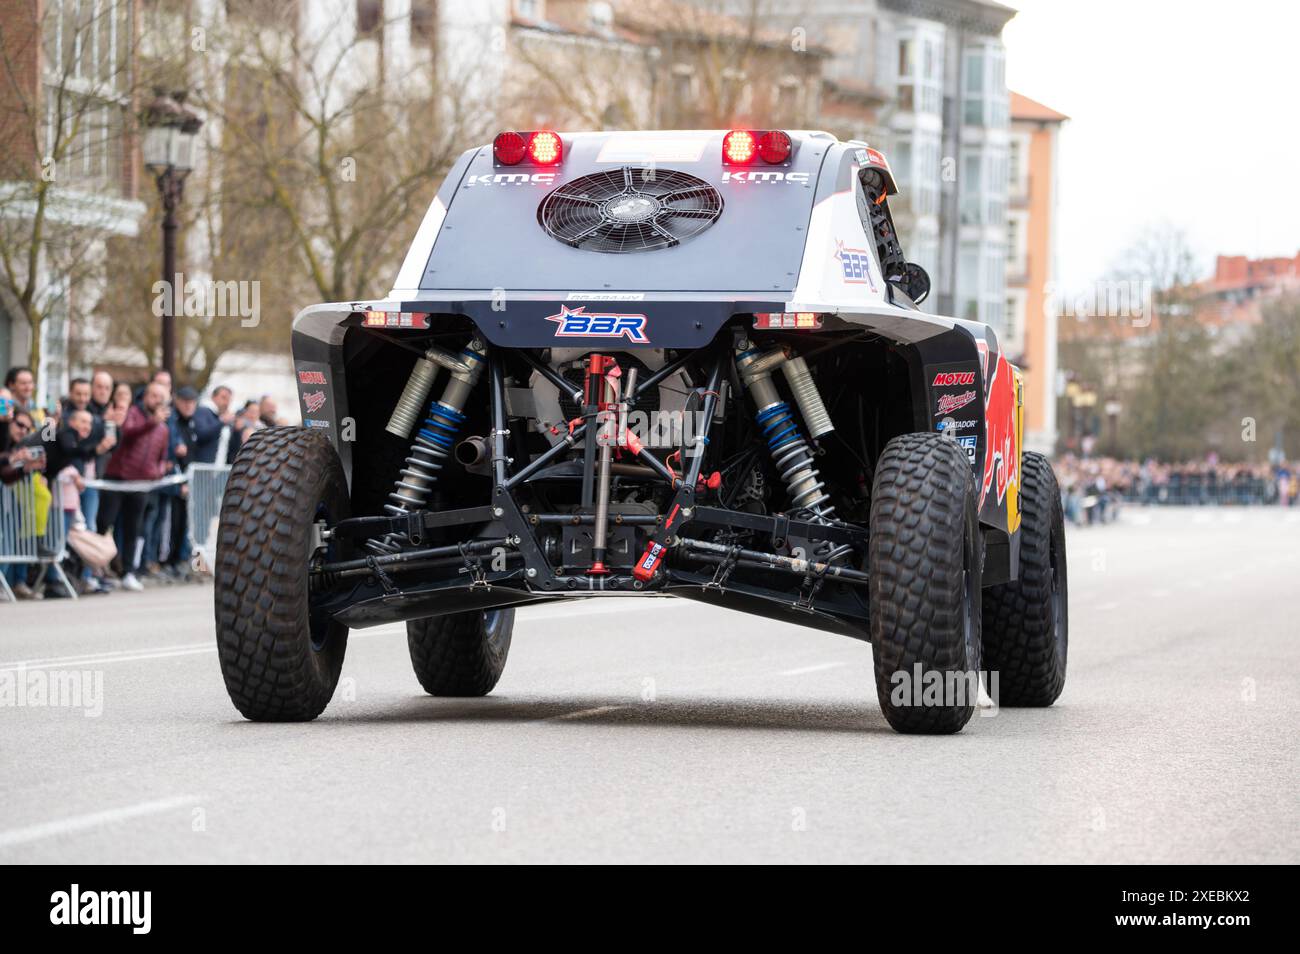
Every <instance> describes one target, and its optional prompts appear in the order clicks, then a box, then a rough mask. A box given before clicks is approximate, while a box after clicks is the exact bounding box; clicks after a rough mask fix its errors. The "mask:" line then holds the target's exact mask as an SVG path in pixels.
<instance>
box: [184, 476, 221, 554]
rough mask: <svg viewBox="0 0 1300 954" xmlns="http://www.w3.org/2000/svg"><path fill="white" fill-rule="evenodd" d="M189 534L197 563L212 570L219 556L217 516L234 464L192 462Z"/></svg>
mask: <svg viewBox="0 0 1300 954" xmlns="http://www.w3.org/2000/svg"><path fill="white" fill-rule="evenodd" d="M188 473H189V477H190V496H189V508H188V516H189V524H190V526H189V533H190V546H191V547H192V548H193V550H194V555H195V556H196V557H197V558H198V559H197V561H196V562H197V563H200V564H201V567H202V568H204V569H210V568H211V567H212V565H213V563H214V561H215V559H216V551H217V518H218V516H219V515H220V513H221V497H222V495H223V494H225V492H226V479H227V478H228V477H229V476H230V467H229V465H226V464H191V465H190V467H189V471H188Z"/></svg>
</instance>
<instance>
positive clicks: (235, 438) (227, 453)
mask: <svg viewBox="0 0 1300 954" xmlns="http://www.w3.org/2000/svg"><path fill="white" fill-rule="evenodd" d="M234 397H235V394H234V392H233V391H231V390H230V388H229V387H227V386H226V385H224V384H222V385H219V386H218V387H215V388H213V389H212V395H211V398H210V400H209V402H208V404H209V407H210V408H211V410H212V412H213V413H214V414H216V415H217V420H219V421H220V422H221V425H222V427H221V435H222V436H221V441H224V445H222V444H221V443H220V442H219V443H218V449H217V457H216V460H215V461H214V463H218V464H231V463H234V460H235V455H236V454H238V453H239V443H240V433H239V430H238V429H237V427H236V423H235V422H236V420H237V419H238V417H237V415H236V414H235V409H234V406H233V405H234Z"/></svg>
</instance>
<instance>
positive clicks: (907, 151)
mask: <svg viewBox="0 0 1300 954" xmlns="http://www.w3.org/2000/svg"><path fill="white" fill-rule="evenodd" d="M889 168H890V169H892V170H893V172H894V183H895V184H896V185H897V186H898V190H899V191H900V192H902V193H903V194H904V195H905V196H907V197H908V198H909V199H910V200H911V202H912V204H913V208H915V205H916V197H915V195H911V193H912V190H913V186H912V182H913V180H914V179H915V176H913V175H912V143H911V142H910V141H909V140H906V139H902V140H900V141H899V142H898V143H897V144H896V145H895V146H894V149H893V153H892V155H891V156H890V157H889ZM918 211H919V210H918Z"/></svg>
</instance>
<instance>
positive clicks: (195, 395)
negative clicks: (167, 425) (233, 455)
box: [173, 387, 223, 467]
mask: <svg viewBox="0 0 1300 954" xmlns="http://www.w3.org/2000/svg"><path fill="white" fill-rule="evenodd" d="M173 421H174V422H175V429H176V430H177V431H178V432H179V434H180V438H181V440H180V444H181V445H183V446H184V448H185V453H184V454H183V455H182V454H181V453H180V448H179V447H178V448H177V455H176V456H177V460H178V461H179V462H180V465H181V466H182V467H188V466H189V465H190V464H215V463H216V462H217V445H219V444H220V443H221V428H222V427H223V425H222V423H221V418H219V417H217V415H216V413H215V412H214V411H213V410H212V409H211V408H207V407H203V406H202V405H200V404H199V392H197V391H195V390H194V389H193V388H188V387H187V388H181V389H180V390H179V391H177V392H176V414H175V416H174V417H173Z"/></svg>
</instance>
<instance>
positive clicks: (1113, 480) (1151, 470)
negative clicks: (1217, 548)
mask: <svg viewBox="0 0 1300 954" xmlns="http://www.w3.org/2000/svg"><path fill="white" fill-rule="evenodd" d="M1053 466H1054V467H1055V470H1056V478H1057V482H1058V483H1059V484H1060V485H1061V499H1062V502H1063V504H1064V507H1065V515H1066V519H1067V520H1070V521H1071V522H1073V523H1076V524H1078V523H1098V522H1101V523H1104V522H1106V521H1107V520H1110V519H1112V518H1113V517H1114V516H1115V514H1116V513H1117V512H1118V511H1119V508H1120V507H1121V506H1123V505H1125V504H1138V505H1143V506H1145V505H1150V504H1166V505H1175V506H1205V505H1213V504H1220V505H1248V504H1280V505H1281V506H1284V507H1291V506H1297V504H1298V502H1300V468H1298V467H1297V466H1296V465H1295V464H1291V463H1287V462H1286V461H1282V462H1280V463H1276V464H1252V463H1225V462H1222V461H1220V460H1219V459H1218V458H1217V456H1215V455H1213V454H1211V455H1209V456H1207V457H1206V458H1205V459H1204V460H1198V461H1186V462H1183V463H1177V464H1166V463H1161V462H1160V461H1156V460H1145V461H1137V460H1117V459H1115V458H1113V457H1083V458H1080V457H1075V456H1074V455H1072V454H1066V455H1064V456H1062V457H1060V458H1058V459H1057V460H1056V461H1055V462H1054V464H1053Z"/></svg>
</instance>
